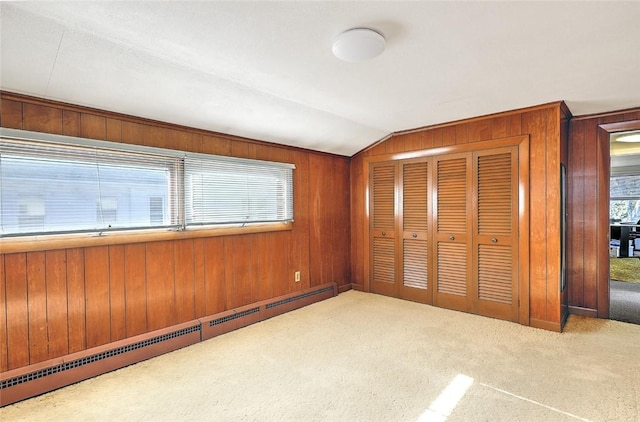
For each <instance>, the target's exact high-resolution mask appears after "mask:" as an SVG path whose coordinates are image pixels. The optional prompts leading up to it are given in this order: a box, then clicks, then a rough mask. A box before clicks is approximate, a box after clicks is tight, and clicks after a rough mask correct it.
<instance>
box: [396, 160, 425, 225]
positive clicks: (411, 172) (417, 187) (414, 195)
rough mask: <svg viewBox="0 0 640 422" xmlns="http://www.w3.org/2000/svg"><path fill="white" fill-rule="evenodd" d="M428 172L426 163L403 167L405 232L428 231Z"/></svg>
mask: <svg viewBox="0 0 640 422" xmlns="http://www.w3.org/2000/svg"><path fill="white" fill-rule="evenodd" d="M428 170H429V169H428V165H427V163H426V162H423V163H411V164H405V165H404V166H403V167H402V189H403V195H402V197H403V200H402V203H403V229H404V231H426V230H427V184H428V183H429V178H428Z"/></svg>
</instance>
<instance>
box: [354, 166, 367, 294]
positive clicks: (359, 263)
mask: <svg viewBox="0 0 640 422" xmlns="http://www.w3.org/2000/svg"><path fill="white" fill-rule="evenodd" d="M363 165H364V164H363V156H362V154H359V155H357V156H355V157H354V158H352V159H351V168H350V172H351V174H350V185H351V186H350V188H351V219H350V221H351V253H350V256H351V282H352V283H354V284H357V285H360V286H364V263H365V259H364V242H365V240H364V227H363V225H365V224H366V222H367V219H368V218H367V216H366V215H365V180H364V175H363Z"/></svg>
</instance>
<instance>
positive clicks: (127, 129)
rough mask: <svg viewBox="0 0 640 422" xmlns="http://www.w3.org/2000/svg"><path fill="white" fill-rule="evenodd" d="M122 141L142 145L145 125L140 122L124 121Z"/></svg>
mask: <svg viewBox="0 0 640 422" xmlns="http://www.w3.org/2000/svg"><path fill="white" fill-rule="evenodd" d="M121 131H122V132H121V133H122V142H125V143H127V144H138V145H142V140H143V137H144V126H143V125H141V124H139V123H132V122H126V121H123V122H122V128H121Z"/></svg>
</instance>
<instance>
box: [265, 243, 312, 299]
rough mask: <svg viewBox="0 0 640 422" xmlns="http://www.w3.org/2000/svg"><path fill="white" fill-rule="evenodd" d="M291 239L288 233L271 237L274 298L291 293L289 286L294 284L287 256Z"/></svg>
mask: <svg viewBox="0 0 640 422" xmlns="http://www.w3.org/2000/svg"><path fill="white" fill-rule="evenodd" d="M289 237H290V234H289V233H286V232H274V233H273V236H272V237H271V241H272V244H271V247H272V248H273V250H272V255H271V257H272V259H273V263H272V266H271V271H272V273H271V280H272V282H273V295H274V296H281V295H284V294H287V293H289V286H290V285H291V284H292V283H293V274H289V255H288V254H287V250H288V241H289ZM311 277H313V275H311Z"/></svg>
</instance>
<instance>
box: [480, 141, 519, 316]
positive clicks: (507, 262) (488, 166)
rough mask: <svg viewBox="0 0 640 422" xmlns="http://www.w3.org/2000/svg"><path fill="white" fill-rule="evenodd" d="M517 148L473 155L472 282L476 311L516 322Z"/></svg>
mask: <svg viewBox="0 0 640 422" xmlns="http://www.w3.org/2000/svg"><path fill="white" fill-rule="evenodd" d="M516 157H517V150H516V149H514V148H501V149H495V150H488V151H482V152H477V153H475V154H474V171H475V175H474V184H475V186H476V201H475V202H476V208H475V210H474V211H475V212H474V217H475V224H474V225H475V228H474V246H473V248H474V257H473V258H474V269H473V273H474V279H473V283H472V286H473V289H474V291H473V296H474V298H475V299H474V300H475V302H476V306H477V309H478V313H480V314H482V315H489V316H494V317H497V318H504V319H511V320H515V319H516V318H517V314H518V300H517V287H518V286H517V281H518V276H517V271H518V265H517V258H518V253H517V233H518V226H517V221H518V220H517V201H518V192H517V167H516V163H517V160H516Z"/></svg>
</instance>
